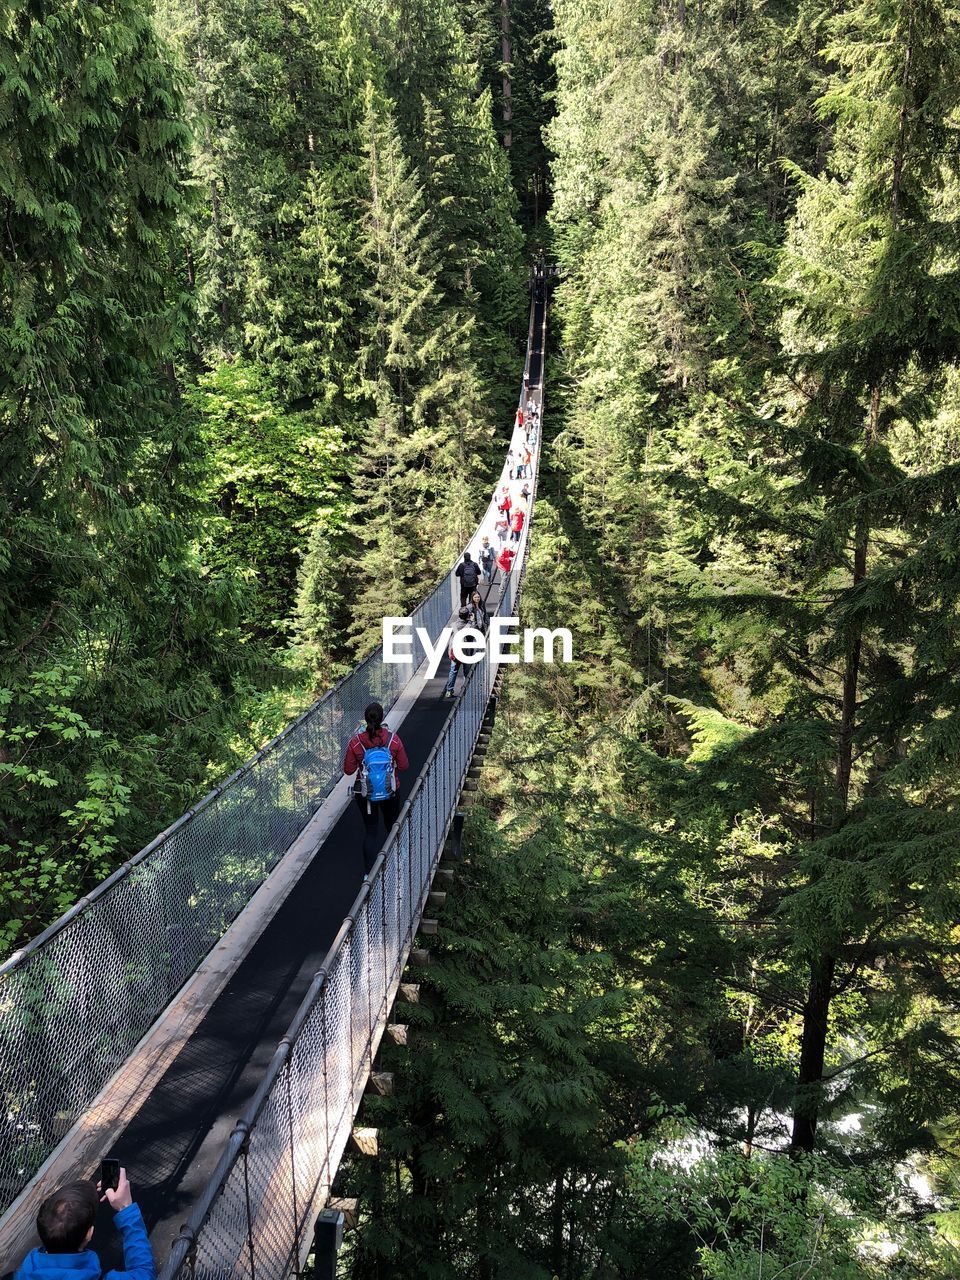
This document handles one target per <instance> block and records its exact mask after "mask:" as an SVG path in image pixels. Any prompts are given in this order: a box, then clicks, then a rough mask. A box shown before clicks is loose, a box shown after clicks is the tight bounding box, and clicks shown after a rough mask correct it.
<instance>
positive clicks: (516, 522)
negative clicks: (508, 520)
mask: <svg viewBox="0 0 960 1280" xmlns="http://www.w3.org/2000/svg"><path fill="white" fill-rule="evenodd" d="M525 517H526V512H525V511H524V510H523V507H517V509H516V511H515V512H514V513H513V522H512V524H511V526H510V527H511V528H512V529H513V532H514V533H521V532H522V531H523V521H524V519H525Z"/></svg>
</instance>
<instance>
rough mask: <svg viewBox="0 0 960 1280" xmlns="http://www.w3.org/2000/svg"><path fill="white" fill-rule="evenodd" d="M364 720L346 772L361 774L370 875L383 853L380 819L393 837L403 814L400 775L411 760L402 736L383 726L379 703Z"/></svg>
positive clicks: (356, 787) (359, 795) (357, 791)
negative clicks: (365, 725) (363, 725)
mask: <svg viewBox="0 0 960 1280" xmlns="http://www.w3.org/2000/svg"><path fill="white" fill-rule="evenodd" d="M363 718H364V720H366V722H367V727H366V729H365V730H361V731H360V732H359V733H355V734H354V735H353V737H352V738H351V739H350V741H349V742H348V743H347V750H346V752H345V754H344V757H343V772H344V773H345V774H346V775H347V777H348V778H349V777H351V776H352V775H353V774H357V780H356V782H355V783H354V784H353V794H354V799H355V800H356V802H357V809H358V811H359V813H360V818H361V820H362V822H363V868H364V871H365V872H366V873H367V875H369V874H370V872H371V871H372V870H373V864H374V863H375V862H376V860H377V854H378V853H379V852H380V842H379V840H378V836H379V830H380V819H381V818H383V825H384V828H385V830H386V832H387V834H389V832H390V828H391V827H392V826H393V824H394V823H395V822H396V820H397V814H398V813H399V812H400V792H399V788H400V780H399V778H398V776H397V775H398V774H399V773H400V772H402V771H403V770H404V769H409V767H410V761H409V760H408V759H407V753H406V751H405V750H404V746H403V743H402V742H401V741H400V738H399V736H398V735H397V734H395V733H391V732H390V730H389V729H388V727H387V726H386V725H385V724H384V723H383V707H382V706H381V705H380V703H379V702H371V703H370V705H369V706H368V707H367V709H366V711H364V713H363Z"/></svg>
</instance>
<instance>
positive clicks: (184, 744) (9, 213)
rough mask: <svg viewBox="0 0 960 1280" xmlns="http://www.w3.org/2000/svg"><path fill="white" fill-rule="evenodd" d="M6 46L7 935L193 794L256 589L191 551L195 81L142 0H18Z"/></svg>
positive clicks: (230, 708) (42, 916) (2, 488)
mask: <svg viewBox="0 0 960 1280" xmlns="http://www.w3.org/2000/svg"><path fill="white" fill-rule="evenodd" d="M0 63H2V67H3V75H4V83H5V85H6V91H5V93H6V97H5V104H6V105H5V110H4V112H3V114H2V116H0V131H2V138H3V141H2V148H3V153H4V155H5V157H6V160H5V164H4V168H3V174H2V178H0V183H2V186H0V201H2V205H3V216H4V224H5V227H6V234H5V239H4V246H3V249H2V250H0V254H2V259H0V264H2V265H0V270H2V285H0V294H2V301H3V312H4V316H5V317H6V319H5V321H4V324H3V326H2V328H0V363H2V366H3V369H4V388H5V389H4V394H3V399H2V408H0V412H2V419H3V420H2V430H0V456H2V462H3V468H2V472H3V473H2V480H0V502H2V513H3V515H2V518H3V528H4V535H3V546H4V554H3V561H2V564H3V575H2V583H0V628H2V644H0V650H2V659H0V663H2V679H0V685H2V688H3V693H2V703H0V707H2V732H3V736H2V743H0V752H2V754H0V769H2V772H3V775H4V778H5V785H4V786H3V788H2V789H0V790H2V800H0V806H2V812H3V818H4V823H3V825H4V829H5V834H4V839H3V846H2V852H3V863H4V868H5V877H4V879H5V884H4V893H5V896H6V899H7V903H6V910H5V918H6V924H5V930H6V932H5V938H6V941H7V942H9V941H10V940H11V939H12V938H13V937H14V936H16V935H17V934H18V933H19V931H20V930H21V929H23V930H24V931H27V932H30V931H32V930H34V929H35V928H36V926H37V923H38V922H39V923H46V922H47V921H48V920H49V919H50V917H51V914H55V913H56V912H57V911H59V910H62V909H64V908H65V907H66V906H68V905H69V904H70V903H71V902H72V901H74V899H75V898H76V897H77V896H78V893H79V892H80V891H81V890H82V889H83V888H86V887H87V886H89V884H90V883H91V882H92V881H93V880H95V879H97V878H99V877H100V876H102V875H104V874H105V873H106V872H107V871H109V870H110V869H111V868H112V865H113V863H114V861H115V860H116V859H117V858H118V857H122V856H128V855H129V854H130V853H131V852H132V851H133V850H134V848H135V847H136V844H137V842H138V841H140V840H143V839H144V838H145V837H146V836H147V835H149V834H151V833H152V831H153V830H155V828H156V826H158V825H162V821H163V819H164V818H166V817H168V816H169V815H171V814H172V813H173V812H175V811H176V810H177V808H178V807H179V806H180V805H182V803H183V802H184V800H185V798H186V796H187V795H188V794H192V792H193V789H194V788H195V787H196V785H197V782H198V780H199V779H201V778H202V777H203V776H204V773H205V770H206V768H207V767H208V763H209V761H210V760H211V759H218V758H222V757H223V755H224V751H225V743H224V736H225V730H226V728H227V726H228V725H229V723H230V719H231V714H232V713H233V712H234V711H235V706H234V676H235V673H236V672H237V670H238V669H239V667H240V666H241V665H242V664H241V660H240V652H239V650H238V649H237V648H236V646H235V635H234V632H233V625H234V622H235V618H236V606H237V603H238V601H237V593H236V589H235V587H234V586H232V585H231V584H230V581H229V580H221V581H216V580H211V579H206V578H204V577H203V576H202V574H201V567H200V565H199V564H198V563H197V562H196V559H195V557H194V555H193V552H192V551H191V541H192V539H193V537H194V535H195V530H196V522H197V509H196V504H195V501H194V497H193V495H194V494H195V491H196V483H197V477H196V474H195V472H194V469H193V463H192V455H193V453H194V451H195V447H196V441H195V438H194V437H193V436H192V434H191V433H190V431H189V429H188V428H187V426H186V424H185V421H184V417H183V415H182V413H181V411H180V407H179V405H178V393H177V385H176V382H175V379H174V376H173V373H172V363H173V360H174V358H175V356H176V354H177V352H178V349H179V347H180V345H181V342H182V340H183V334H184V327H185V323H186V317H187V312H186V309H185V300H184V292H183V284H182V260H181V256H180V253H179V248H178V243H177V239H176V234H175V228H176V222H177V219H178V217H179V216H180V215H181V213H182V211H183V209H184V207H185V196H184V168H185V160H186V141H187V133H186V129H185V127H184V125H183V122H182V118H181V102H180V98H179V95H178V92H177V89H176V84H175V77H174V75H173V73H172V70H171V68H170V66H169V64H168V62H167V60H166V59H165V56H164V53H163V50H162V49H161V48H160V47H159V46H158V43H157V41H156V39H155V36H154V33H153V30H152V27H151V24H150V21H149V19H148V17H147V15H146V14H145V13H144V11H143V9H142V7H141V6H140V5H139V4H138V3H136V2H135V0H111V2H110V3H109V4H108V5H107V6H106V8H104V6H103V5H102V4H87V3H84V2H82V0H81V2H79V3H77V4H74V5H70V6H67V7H64V6H62V5H58V4H46V3H39V4H36V3H33V4H14V5H12V6H7V8H6V10H5V16H4V19H3V25H2V28H0Z"/></svg>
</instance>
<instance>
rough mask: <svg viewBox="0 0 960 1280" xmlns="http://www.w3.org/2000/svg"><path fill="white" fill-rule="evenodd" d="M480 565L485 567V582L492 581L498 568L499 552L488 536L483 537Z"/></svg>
mask: <svg viewBox="0 0 960 1280" xmlns="http://www.w3.org/2000/svg"><path fill="white" fill-rule="evenodd" d="M480 567H481V568H482V569H483V580H484V582H487V583H489V582H492V581H493V575H494V573H495V572H496V568H497V553H496V552H495V551H494V549H493V547H491V545H490V539H489V538H487V537H485V538H484V539H483V546H482V547H481V548H480Z"/></svg>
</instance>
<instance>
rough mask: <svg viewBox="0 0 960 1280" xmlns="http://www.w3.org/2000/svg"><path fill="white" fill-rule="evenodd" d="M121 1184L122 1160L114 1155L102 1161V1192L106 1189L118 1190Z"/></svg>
mask: <svg viewBox="0 0 960 1280" xmlns="http://www.w3.org/2000/svg"><path fill="white" fill-rule="evenodd" d="M119 1185H120V1161H119V1160H115V1159H114V1158H113V1157H112V1156H109V1157H107V1159H105V1160H103V1161H101V1163H100V1194H101V1195H103V1193H104V1192H105V1191H116V1189H117V1187H118V1186H119Z"/></svg>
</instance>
